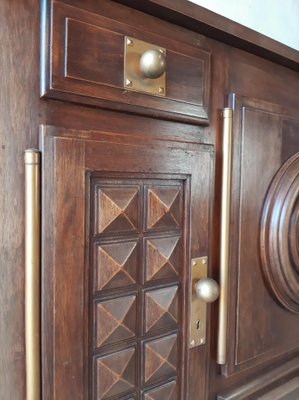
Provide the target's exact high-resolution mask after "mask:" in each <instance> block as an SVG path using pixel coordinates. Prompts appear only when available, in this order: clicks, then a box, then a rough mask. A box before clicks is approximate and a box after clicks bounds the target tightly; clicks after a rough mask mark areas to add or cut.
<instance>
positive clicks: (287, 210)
mask: <svg viewBox="0 0 299 400" xmlns="http://www.w3.org/2000/svg"><path fill="white" fill-rule="evenodd" d="M260 245H261V258H262V266H263V272H264V275H265V278H266V281H267V283H268V286H269V288H270V290H271V292H272V293H273V295H274V296H275V299H276V300H278V302H279V303H280V304H281V305H283V306H284V307H285V308H286V309H288V310H289V311H292V312H294V313H298V314H299V153H297V154H295V155H294V156H292V157H291V158H289V159H288V160H287V161H286V162H285V163H284V164H283V166H282V167H281V168H280V169H279V171H278V172H277V174H276V176H275V177H274V179H273V181H272V183H271V185H270V187H269V190H268V193H267V196H266V199H265V203H264V209H263V215H262V221H261V237H260Z"/></svg>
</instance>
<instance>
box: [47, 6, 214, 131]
mask: <svg viewBox="0 0 299 400" xmlns="http://www.w3.org/2000/svg"><path fill="white" fill-rule="evenodd" d="M71 3H72V5H71V4H67V3H66V2H62V1H52V2H51V3H48V5H47V8H46V9H45V10H44V11H45V12H44V13H43V15H44V18H45V20H44V21H43V23H42V27H43V28H42V31H43V32H42V63H41V66H42V71H41V95H42V97H45V98H52V99H59V100H65V101H72V102H77V103H81V104H90V105H93V106H99V107H105V108H110V109H117V110H124V111H127V112H134V113H138V114H143V115H151V116H154V117H157V118H167V119H174V120H183V121H187V122H192V123H200V124H207V123H208V109H209V93H210V52H209V51H208V50H206V49H203V48H202V47H204V46H201V45H202V44H204V38H203V37H202V36H201V35H197V34H195V33H194V32H188V31H186V30H184V29H182V28H179V27H177V26H175V25H171V24H168V23H166V22H163V21H160V20H157V19H155V18H154V17H151V16H148V15H145V14H142V13H140V12H138V11H135V10H131V9H129V8H127V7H124V6H122V5H119V4H115V3H114V2H112V1H105V0H101V2H96V1H94V2H87V5H84V7H85V8H84V9H82V8H79V7H76V6H74V5H75V4H80V2H76V1H73V2H71ZM88 4H89V8H88ZM81 5H82V2H81ZM91 5H92V7H91ZM45 7H46V6H45ZM82 7H83V5H82ZM140 21H143V22H144V23H143V24H142V23H140ZM127 37H129V38H133V42H134V40H136V42H139V41H143V42H146V44H148V46H149V48H151V46H152V47H153V48H161V49H163V50H164V51H165V53H164V54H165V59H166V69H165V71H166V72H165V75H164V80H165V88H164V87H163V88H162V90H163V93H162V94H161V92H158V91H157V94H155V93H145V92H144V91H136V90H135V89H134V87H128V85H127V83H128V82H130V81H128V80H127V79H126V74H125V64H126V61H125V52H126V46H127V43H128V42H127V39H126V38H127ZM180 37H182V39H180ZM138 65H139V63H138ZM153 81H154V79H153V80H152V81H151V82H150V83H153ZM158 89H159V90H160V88H158Z"/></svg>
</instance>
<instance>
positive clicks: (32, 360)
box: [24, 149, 41, 400]
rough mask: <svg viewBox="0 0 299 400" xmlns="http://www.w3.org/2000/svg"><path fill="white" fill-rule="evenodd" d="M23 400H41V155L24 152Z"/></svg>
mask: <svg viewBox="0 0 299 400" xmlns="http://www.w3.org/2000/svg"><path fill="white" fill-rule="evenodd" d="M24 161H25V346H26V400H40V398H41V386H40V385H41V383H40V153H39V151H38V150H35V149H29V150H26V151H25V156H24Z"/></svg>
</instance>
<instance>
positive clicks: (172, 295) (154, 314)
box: [145, 286, 178, 332]
mask: <svg viewBox="0 0 299 400" xmlns="http://www.w3.org/2000/svg"><path fill="white" fill-rule="evenodd" d="M177 323H178V286H171V287H168V288H163V289H156V290H150V291H148V292H146V294H145V331H146V332H149V331H153V330H157V329H164V328H168V329H172V328H175V327H176V326H177Z"/></svg>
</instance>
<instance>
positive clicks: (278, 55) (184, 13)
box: [113, 0, 299, 71]
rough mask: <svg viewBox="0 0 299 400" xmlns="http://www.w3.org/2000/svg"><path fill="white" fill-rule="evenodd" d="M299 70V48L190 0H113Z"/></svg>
mask: <svg viewBox="0 0 299 400" xmlns="http://www.w3.org/2000/svg"><path fill="white" fill-rule="evenodd" d="M113 1H115V2H117V3H120V4H123V5H126V6H130V7H132V8H135V9H137V10H140V11H143V12H146V13H147V14H150V15H153V16H155V17H158V18H161V19H164V20H166V21H168V22H171V23H174V24H176V25H180V26H182V27H184V28H187V29H189V30H192V31H195V32H198V33H200V34H203V35H205V36H207V37H209V38H211V39H215V40H218V41H220V42H223V43H225V44H228V45H230V46H233V47H236V48H239V49H242V50H245V51H247V52H249V53H252V54H255V55H257V56H260V57H263V58H265V59H268V60H270V61H273V62H275V63H277V64H280V65H283V66H285V67H288V68H291V69H293V70H295V71H299V51H297V50H295V49H292V48H291V47H288V46H287V45H285V44H283V43H280V42H278V41H276V40H274V39H271V38H269V37H267V36H265V35H263V34H261V33H259V32H256V31H254V30H252V29H250V28H247V27H245V26H243V25H241V24H239V23H237V22H234V21H232V20H230V19H228V18H225V17H223V16H221V15H219V14H216V13H214V12H213V11H210V10H207V9H206V8H204V7H201V6H199V5H197V4H194V3H191V2H189V1H187V0H142V1H138V2H136V1H134V0H113Z"/></svg>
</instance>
